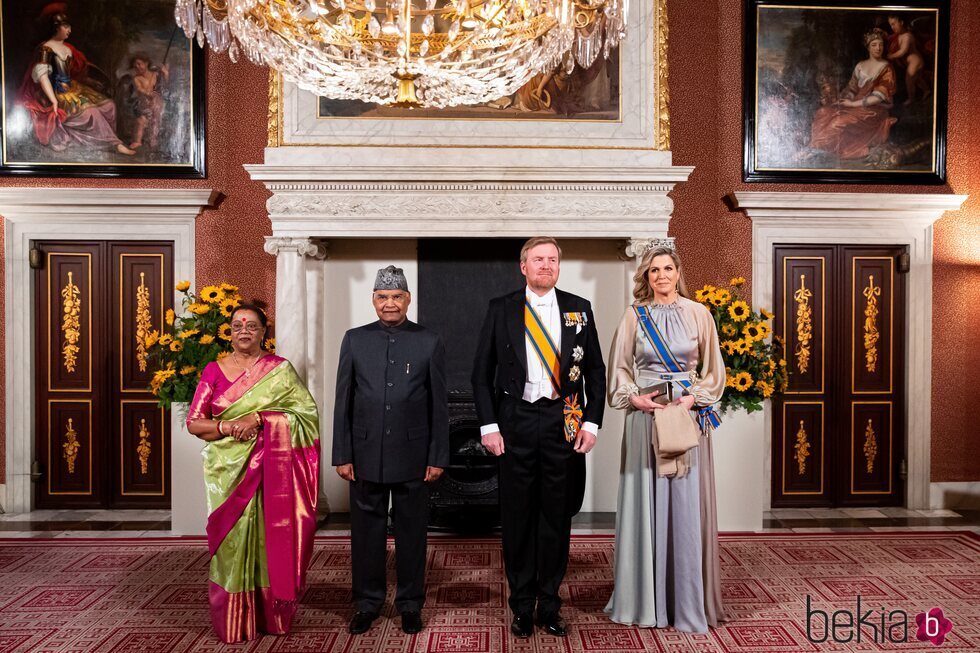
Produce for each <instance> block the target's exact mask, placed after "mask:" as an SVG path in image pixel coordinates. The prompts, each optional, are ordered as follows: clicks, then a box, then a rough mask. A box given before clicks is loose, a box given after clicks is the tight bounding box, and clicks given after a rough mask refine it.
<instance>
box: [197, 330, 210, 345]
mask: <svg viewBox="0 0 980 653" xmlns="http://www.w3.org/2000/svg"><path fill="white" fill-rule="evenodd" d="M198 342H199V343H201V344H202V345H210V344H211V343H212V342H214V336H212V335H211V334H210V333H205V334H204V335H203V336H201V339H200V340H198Z"/></svg>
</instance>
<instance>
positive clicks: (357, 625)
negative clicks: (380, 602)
mask: <svg viewBox="0 0 980 653" xmlns="http://www.w3.org/2000/svg"><path fill="white" fill-rule="evenodd" d="M377 618H378V613H377V612H355V613H354V616H353V617H351V618H350V623H349V624H347V630H348V631H349V632H350V634H351V635H360V634H361V633H366V632H367V631H368V630H370V629H371V624H372V623H374V620H375V619H377Z"/></svg>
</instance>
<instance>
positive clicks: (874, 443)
mask: <svg viewBox="0 0 980 653" xmlns="http://www.w3.org/2000/svg"><path fill="white" fill-rule="evenodd" d="M877 455H878V438H877V437H875V430H874V428H873V427H872V426H871V420H870V419H869V420H868V426H867V428H865V429H864V460H865V463H866V467H867V470H868V474H873V473H874V471H875V457H876V456H877Z"/></svg>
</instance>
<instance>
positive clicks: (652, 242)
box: [620, 236, 676, 262]
mask: <svg viewBox="0 0 980 653" xmlns="http://www.w3.org/2000/svg"><path fill="white" fill-rule="evenodd" d="M656 247H669V248H670V249H676V245H675V244H674V238H673V237H672V236H668V237H666V238H630V239H629V240H627V241H626V243H625V244H624V246H623V253H622V255H621V256H620V258H622V259H623V260H624V261H629V260H630V259H636V261H637V262H639V260H640V259H641V258H643V255H644V254H646V253H647V252H649V251H650V250H651V249H654V248H656Z"/></svg>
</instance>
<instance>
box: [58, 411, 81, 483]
mask: <svg viewBox="0 0 980 653" xmlns="http://www.w3.org/2000/svg"><path fill="white" fill-rule="evenodd" d="M71 420H72V418H70V417H69V418H68V429H67V430H66V431H65V441H64V442H63V443H62V444H61V449H62V452H61V457H62V458H64V459H65V460H66V461H68V473H69V474H74V473H75V459H76V458H78V450H79V449H81V448H82V445H81V444H79V442H78V433H77V432H76V431H75V427H74V426H73V425H72V421H71Z"/></svg>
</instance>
